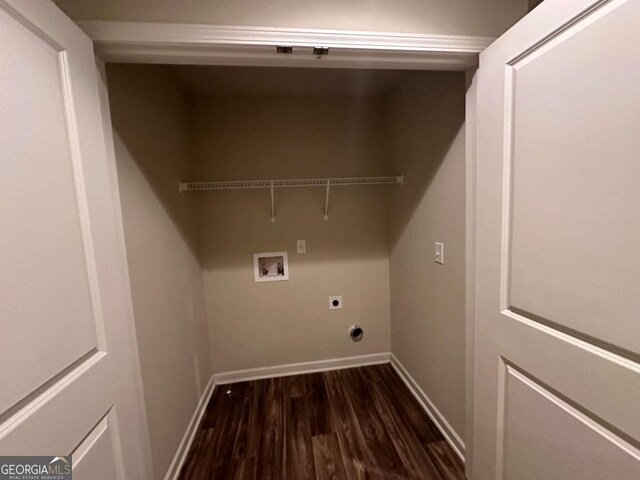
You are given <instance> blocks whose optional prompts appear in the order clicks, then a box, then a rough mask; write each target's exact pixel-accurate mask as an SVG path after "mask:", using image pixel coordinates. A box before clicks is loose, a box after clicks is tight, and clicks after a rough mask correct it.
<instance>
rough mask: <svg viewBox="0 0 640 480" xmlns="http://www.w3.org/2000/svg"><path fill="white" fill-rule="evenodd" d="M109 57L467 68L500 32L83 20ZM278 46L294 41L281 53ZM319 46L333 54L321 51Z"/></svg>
mask: <svg viewBox="0 0 640 480" xmlns="http://www.w3.org/2000/svg"><path fill="white" fill-rule="evenodd" d="M78 25H79V26H80V27H81V28H82V29H83V30H84V31H85V32H86V33H87V34H88V35H89V37H91V39H92V40H93V41H94V45H95V48H96V53H97V55H98V56H99V57H100V58H102V59H103V60H104V61H106V62H125V63H173V64H181V63H182V64H186V63H191V64H200V65H203V64H204V65H247V66H249V65H251V66H280V67H284V66H298V67H328V68H381V69H424V70H466V69H468V68H470V67H473V66H474V65H475V64H476V63H477V58H478V54H479V53H480V52H481V51H482V50H484V49H485V48H486V47H487V46H488V45H489V44H490V43H492V42H493V41H494V40H495V39H494V38H493V37H474V36H460V35H414V34H404V33H390V32H389V33H385V32H365V31H352V30H320V29H302V28H274V27H244V26H220V25H199V24H183V23H149V22H111V21H80V22H78ZM276 46H291V47H293V52H292V53H290V54H278V53H276V51H275V47H276ZM314 47H325V48H328V49H329V54H328V55H326V56H322V57H321V58H318V57H317V56H316V55H314V54H313V48H314Z"/></svg>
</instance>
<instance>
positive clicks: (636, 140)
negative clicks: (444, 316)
mask: <svg viewBox="0 0 640 480" xmlns="http://www.w3.org/2000/svg"><path fill="white" fill-rule="evenodd" d="M638 18H640V2H638V1H635V0H627V1H625V0H609V1H606V0H604V1H599V2H595V1H593V0H547V1H546V2H544V3H542V4H541V5H540V6H539V7H538V8H536V9H535V10H534V11H533V12H532V13H530V14H529V15H528V16H527V17H525V18H524V19H523V20H522V21H521V22H520V23H518V24H517V25H516V26H514V27H513V28H512V29H511V30H510V31H509V32H507V33H506V34H505V35H504V36H503V37H501V38H500V39H498V40H497V41H496V42H495V43H494V44H493V45H491V46H490V47H489V48H488V49H487V50H485V52H483V53H482V54H481V57H480V70H479V90H478V118H479V124H478V172H477V178H478V189H477V239H478V240H477V242H478V243H477V265H476V267H477V277H476V282H477V284H476V345H475V348H476V366H475V385H474V439H473V445H474V455H473V465H472V468H471V472H472V478H473V479H474V480H483V479H495V478H498V479H501V478H510V479H527V478H531V479H533V478H558V479H563V480H572V479H584V478H594V479H596V478H608V479H621V480H622V479H627V478H636V477H638V478H640V454H639V448H640V414H639V412H640V410H638V400H637V399H638V398H640V365H639V363H638V360H639V359H640V328H639V327H638V323H637V319H638V318H639V317H640V295H638V292H639V291H640V254H638V252H637V245H639V244H640V228H639V227H638V226H639V225H640V208H638V205H640V189H639V188H638V185H640V162H638V155H639V154H640V137H639V136H638V135H637V125H638V122H639V121H640V34H639V33H638V30H637V19H638ZM603 456H606V461H603V460H602V458H603ZM598 459H600V460H598ZM604 472H606V473H604Z"/></svg>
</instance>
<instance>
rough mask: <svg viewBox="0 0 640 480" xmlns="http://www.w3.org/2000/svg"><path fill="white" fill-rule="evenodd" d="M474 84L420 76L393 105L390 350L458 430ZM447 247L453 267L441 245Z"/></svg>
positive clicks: (401, 89) (457, 76) (405, 84)
mask: <svg viewBox="0 0 640 480" xmlns="http://www.w3.org/2000/svg"><path fill="white" fill-rule="evenodd" d="M464 115H465V79H464V74H462V73H450V72H423V73H413V74H412V75H411V76H410V77H408V78H407V79H406V80H403V81H402V83H401V84H399V85H397V86H396V90H395V92H394V93H393V94H392V95H390V96H389V97H388V99H387V121H388V134H389V141H388V143H387V148H388V156H389V159H390V161H391V162H392V165H393V169H394V170H397V171H400V172H402V173H403V174H404V186H403V188H402V189H398V190H395V191H394V192H392V195H391V204H390V224H389V227H390V231H389V236H390V254H389V255H390V259H389V265H390V266H389V271H390V280H389V283H390V298H391V351H392V352H393V353H394V354H395V355H396V356H397V357H398V359H399V360H400V361H401V362H402V363H403V364H404V366H405V367H406V368H407V370H408V371H409V373H410V374H411V375H412V376H413V378H414V379H415V380H416V381H417V382H418V384H419V385H420V386H421V388H422V390H423V391H424V392H425V393H426V394H427V395H428V396H429V397H430V398H431V400H432V401H433V403H434V404H435V405H436V407H437V408H438V410H440V412H441V413H442V414H443V415H444V417H445V418H446V419H447V421H448V422H449V423H450V424H451V426H452V427H453V428H454V430H455V431H456V432H458V433H459V434H460V436H461V437H463V436H464V431H465V430H464V427H465V424H464V422H465V389H464V388H465V317H464V313H465V296H464V294H465V291H464V286H465V277H464V267H465V244H464V238H465V237H464V235H465V145H464V121H465V118H464ZM435 242H443V243H444V259H445V262H444V265H438V264H436V263H435V262H434V243H435Z"/></svg>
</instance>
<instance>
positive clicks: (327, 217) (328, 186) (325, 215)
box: [324, 180, 331, 220]
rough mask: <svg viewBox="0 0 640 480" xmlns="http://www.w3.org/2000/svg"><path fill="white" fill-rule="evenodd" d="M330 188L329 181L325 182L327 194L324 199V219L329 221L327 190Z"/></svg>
mask: <svg viewBox="0 0 640 480" xmlns="http://www.w3.org/2000/svg"><path fill="white" fill-rule="evenodd" d="M330 187H331V180H327V194H326V196H325V198H324V219H325V220H329V188H330Z"/></svg>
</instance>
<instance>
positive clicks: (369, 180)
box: [180, 175, 402, 223]
mask: <svg viewBox="0 0 640 480" xmlns="http://www.w3.org/2000/svg"><path fill="white" fill-rule="evenodd" d="M358 185H402V175H397V176H387V177H344V178H303V179H290V180H233V181H227V182H180V192H194V191H202V190H237V189H247V188H268V189H270V190H271V223H275V221H276V207H275V198H274V193H273V191H274V189H276V188H291V187H325V188H326V189H327V193H326V196H325V203H324V219H325V220H329V191H330V188H331V187H332V186H334V187H335V186H340V187H343V186H345V187H346V186H358Z"/></svg>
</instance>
